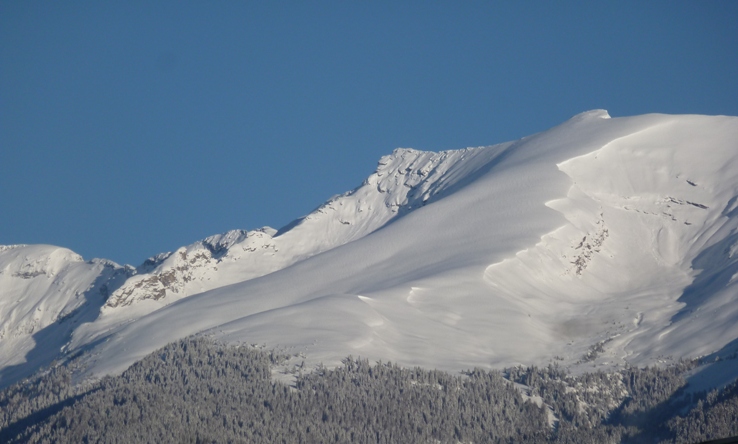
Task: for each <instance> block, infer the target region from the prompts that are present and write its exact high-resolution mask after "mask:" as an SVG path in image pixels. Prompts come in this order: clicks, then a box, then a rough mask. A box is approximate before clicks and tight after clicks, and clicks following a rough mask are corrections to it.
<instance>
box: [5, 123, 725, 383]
mask: <svg viewBox="0 0 738 444" xmlns="http://www.w3.org/2000/svg"><path fill="white" fill-rule="evenodd" d="M737 202H738V118H735V117H708V116H690V115H687V116H669V115H656V114H653V115H644V116H636V117H625V118H614V119H611V118H609V116H608V115H607V113H606V112H605V111H601V110H596V111H590V112H587V113H583V114H580V115H578V116H575V117H574V118H572V119H571V120H569V121H567V122H565V123H563V124H561V125H559V126H557V127H555V128H552V129H550V130H548V131H545V132H542V133H539V134H536V135H533V136H530V137H527V138H524V139H521V140H519V141H515V142H510V143H505V144H501V145H495V146H490V147H481V148H472V149H465V150H458V151H445V152H441V153H429V152H422V151H416V150H408V149H398V150H395V152H393V153H392V155H389V156H386V157H384V158H382V159H381V160H380V163H379V166H378V169H377V171H376V172H375V173H374V174H372V175H371V176H370V177H369V178H368V179H367V180H366V181H365V182H364V183H363V184H362V185H361V186H359V187H358V188H357V189H355V190H353V191H351V192H349V193H346V194H344V195H340V196H336V197H334V198H333V199H331V200H329V201H328V202H327V203H326V204H324V205H323V206H321V207H320V208H318V209H317V210H316V211H314V212H313V213H311V214H310V215H308V216H306V217H305V218H303V219H300V220H298V221H296V222H295V223H294V224H291V225H290V226H288V227H286V228H284V229H282V230H280V231H274V230H271V229H268V228H265V229H262V230H260V231H254V232H248V233H246V232H240V231H239V232H230V233H226V234H224V235H222V236H220V237H213V238H209V239H206V240H204V241H201V242H199V243H196V244H193V245H191V246H189V247H183V248H182V249H180V250H178V251H177V252H174V253H172V254H169V255H161V256H160V257H158V258H154V259H152V260H150V261H147V263H145V264H144V265H142V266H141V267H139V269H138V270H137V272H138V274H137V275H135V276H132V277H130V278H128V280H127V281H126V282H125V283H124V284H122V286H120V288H118V289H117V291H114V292H112V294H111V296H110V298H108V300H107V303H106V304H105V306H104V307H102V309H101V310H100V311H99V312H98V314H97V315H96V317H94V318H92V319H90V321H89V322H87V323H84V324H82V325H80V326H79V327H76V328H75V329H74V332H73V334H72V337H71V340H70V342H69V343H68V344H67V346H66V349H65V350H67V351H69V352H71V351H75V350H82V349H92V351H93V353H92V354H91V355H90V356H91V358H90V361H89V371H90V372H91V373H92V374H97V375H101V374H106V373H111V372H119V371H122V370H123V369H125V368H126V367H127V366H128V365H130V364H131V363H133V362H134V361H135V360H137V359H139V358H141V357H143V356H144V355H146V354H148V353H149V352H151V351H153V350H154V349H156V348H158V347H160V346H162V345H164V344H166V343H168V342H171V341H173V340H175V339H178V338H181V337H184V336H187V335H190V334H193V333H205V334H210V335H214V336H216V337H218V338H222V339H224V340H227V341H232V342H247V343H259V344H266V345H269V346H281V347H286V348H288V349H289V350H291V351H294V352H303V353H305V354H306V355H307V356H308V361H309V362H312V363H316V362H319V361H322V362H324V363H326V364H336V363H338V362H339V360H340V359H341V358H343V357H345V356H346V355H348V354H353V355H361V356H364V357H369V358H372V359H385V360H386V359H391V360H393V361H397V362H400V363H402V364H405V365H421V366H425V367H437V368H442V369H449V370H459V369H462V368H469V367H472V366H481V367H502V366H508V365H514V364H545V363H547V362H550V361H551V360H556V361H557V362H560V363H563V364H564V365H568V366H570V367H571V368H572V369H574V370H575V371H578V370H585V369H592V368H593V366H595V367H599V368H603V367H610V366H617V365H623V364H625V363H631V364H637V365H644V364H650V363H654V362H659V361H664V360H668V359H670V358H671V359H675V358H679V357H694V356H703V355H710V354H715V356H722V357H723V358H725V357H726V356H729V355H730V354H731V353H733V352H734V351H735V350H736V349H737V348H738V302H736V293H737V290H738V287H736V286H735V285H736V282H738V234H736V232H737V228H738V227H737V226H736V224H738V209H737V208H738V203H737ZM3 288H4V287H3ZM34 297H35V296H34ZM39 297H40V298H42V299H43V298H48V297H50V296H48V295H42V296H39ZM3 316H6V315H5V311H3ZM37 348H38V347H37ZM733 367H738V366H733ZM714 368H717V367H714ZM721 368H722V369H723V370H721V375H723V379H726V378H727V379H729V378H733V377H735V376H736V375H737V372H738V370H736V371H733V372H732V373H731V372H730V371H727V372H726V371H724V369H725V366H723V367H721ZM710 371H711V370H710V368H707V367H706V368H705V369H704V372H703V373H702V377H703V379H704V378H707V379H709V375H710Z"/></svg>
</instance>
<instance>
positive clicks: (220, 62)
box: [0, 0, 738, 265]
mask: <svg viewBox="0 0 738 444" xmlns="http://www.w3.org/2000/svg"><path fill="white" fill-rule="evenodd" d="M736 23H738V2H736V1H693V2H680V1H663V2H662V1H647V2H642V1H612V2H604V1H595V2H591V1H578V2H565V1H560V2H559V1H556V2H548V1H541V2H513V1H510V2H491V1H490V2H481V1H468V2H451V1H445V2H421V1H399V2H398V1H386V2H385V1H379V2H376V1H375V2H353V1H331V2H320V1H318V2H298V1H283V2H256V1H229V2H195V1H192V2H189V1H183V2H179V1H176V2H175V1H156V2H149V1H145V2H144V1H111V2H107V1H106V2H100V1H90V2H78V1H63V2H57V1H53V2H52V1H33V2H31V1H7V0H3V1H0V168H1V169H0V244H15V243H47V244H54V245H60V246H64V247H67V248H71V249H72V250H74V251H76V252H78V253H80V254H82V255H83V256H84V257H85V258H86V259H90V258H92V257H105V258H109V259H112V260H115V261H116V262H119V263H131V264H134V265H137V264H140V263H141V262H142V261H143V260H144V259H146V258H147V257H148V256H150V255H153V254H156V253H159V252H162V251H170V250H173V249H175V248H177V247H179V246H181V245H186V244H189V243H192V242H194V241H196V240H199V239H201V238H203V237H206V236H208V235H211V234H215V233H219V232H223V231H226V230H229V229H234V228H246V229H254V228H258V227H261V226H263V225H270V226H273V227H275V228H278V227H280V226H282V225H285V224H287V223H288V222H290V221H291V220H292V219H294V218H297V217H299V216H302V215H304V214H306V213H308V212H310V211H311V210H312V209H314V208H315V207H316V206H318V205H319V204H321V203H322V202H323V201H325V200H326V199H327V198H329V197H330V196H332V195H333V194H338V193H342V192H344V191H348V190H350V189H352V188H354V187H355V186H357V185H359V184H360V183H361V181H362V180H363V179H364V178H365V177H366V176H367V175H369V174H370V173H371V172H372V171H373V170H374V168H375V166H376V162H377V160H378V159H379V157H380V156H382V155H383V154H387V153H389V152H391V151H392V150H393V149H394V148H396V147H412V148H418V149H424V150H442V149H456V148H463V147H466V146H480V145H490V144H494V143H499V142H504V141H507V140H513V139H517V138H520V137H523V136H526V135H529V134H532V133H535V132H539V131H542V130H545V129H547V128H549V127H551V126H553V125H556V124H558V123H560V122H562V121H564V120H566V119H567V118H569V117H571V116H572V115H574V114H577V113H579V112H582V111H585V110H589V109H593V108H605V109H607V110H609V111H610V114H611V115H612V116H614V117H616V116H623V115H634V114H643V113H649V112H663V113H699V114H729V115H738V25H736Z"/></svg>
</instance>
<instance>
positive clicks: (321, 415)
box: [0, 338, 738, 443]
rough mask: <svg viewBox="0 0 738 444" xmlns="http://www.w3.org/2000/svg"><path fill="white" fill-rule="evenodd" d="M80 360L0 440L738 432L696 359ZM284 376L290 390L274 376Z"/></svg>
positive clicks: (182, 351)
mask: <svg viewBox="0 0 738 444" xmlns="http://www.w3.org/2000/svg"><path fill="white" fill-rule="evenodd" d="M82 359H84V357H82ZM78 364H79V361H78V360H73V361H70V362H67V363H65V364H60V365H57V366H54V367H53V368H51V369H49V370H46V371H42V372H39V373H37V374H36V375H34V376H33V377H32V378H29V379H27V380H25V381H22V382H20V383H18V384H15V385H12V386H10V387H8V388H7V389H5V390H4V391H3V392H1V393H0V411H1V416H0V441H1V442H111V443H114V442H120V443H128V442H157V443H160V442H177V443H188V442H189V443H205V442H207V443H210V442H219V443H220V442H234V443H237V442H244V443H246V442H248V443H260V442H263V443H275V442H284V443H291V442H337V443H339V442H358V443H370V442H371V443H391V442H444V443H445V442H454V443H456V442H464V443H468V442H474V443H484V442H489V443H503V442H504V443H509V442H525V443H538V442H554V443H581V442H598V443H607V442H611V443H616V442H633V443H638V442H663V443H672V442H674V443H691V442H699V441H703V440H708V439H715V438H723V437H727V436H731V435H738V385H736V384H735V383H734V384H732V385H730V386H728V387H726V388H724V389H723V390H720V391H713V392H711V393H704V392H698V393H691V394H686V393H687V392H686V391H685V384H686V383H685V380H684V379H683V377H682V374H683V373H684V372H685V371H687V370H688V369H689V368H691V367H693V366H694V365H695V364H696V363H695V362H682V363H679V364H677V365H674V366H671V367H668V368H662V369H659V368H645V369H637V368H627V369H624V370H621V371H620V372H616V373H609V374H608V373H602V372H598V373H589V374H583V375H580V376H576V377H574V376H571V375H568V374H567V373H566V372H565V371H563V370H562V369H560V368H559V367H556V366H549V367H547V368H535V367H530V368H523V367H517V368H512V369H508V370H506V371H485V370H480V369H472V370H469V371H467V372H464V373H462V374H449V373H446V372H441V371H435V370H425V369H421V368H412V369H408V368H401V367H399V366H397V365H395V364H391V363H381V362H378V363H375V364H370V363H369V362H368V361H367V360H363V359H355V358H353V357H349V358H347V359H345V360H344V364H343V365H342V366H339V367H337V368H335V369H327V368H324V367H320V368H318V369H315V370H314V371H307V369H303V368H302V366H301V365H300V362H299V358H296V357H295V356H288V355H285V354H280V353H276V352H267V351H263V350H259V349H256V348H253V347H250V346H225V345H221V344H218V343H215V342H213V341H211V340H209V339H205V338H188V339H184V340H180V341H178V342H176V343H173V344H170V345H168V346H166V347H164V348H162V349H160V350H158V351H156V352H154V353H152V354H151V355H149V356H148V357H146V358H145V359H143V360H141V361H139V362H138V363H136V364H135V365H133V366H132V367H131V368H129V369H128V370H127V371H125V372H124V373H123V374H122V375H119V376H113V377H110V376H109V377H105V378H103V379H101V380H98V381H86V382H81V381H76V379H77V377H76V373H75V369H76V368H77V366H78ZM278 368H279V369H281V370H277V369H278ZM285 369H287V370H288V371H289V372H294V374H295V379H294V382H293V383H291V384H286V383H283V382H279V381H277V380H275V378H274V377H273V376H274V373H275V372H277V371H281V372H284V371H285Z"/></svg>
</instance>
